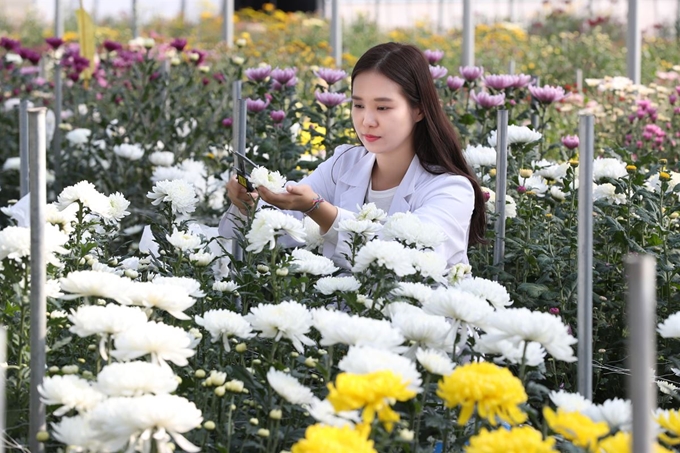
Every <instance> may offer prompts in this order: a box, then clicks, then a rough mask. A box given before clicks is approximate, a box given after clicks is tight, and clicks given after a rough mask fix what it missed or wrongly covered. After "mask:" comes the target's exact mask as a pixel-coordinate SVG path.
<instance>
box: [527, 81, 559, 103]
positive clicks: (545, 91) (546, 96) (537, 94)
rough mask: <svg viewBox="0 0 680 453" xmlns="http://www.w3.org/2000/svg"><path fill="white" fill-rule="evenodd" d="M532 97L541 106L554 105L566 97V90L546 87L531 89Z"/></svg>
mask: <svg viewBox="0 0 680 453" xmlns="http://www.w3.org/2000/svg"><path fill="white" fill-rule="evenodd" d="M529 92H531V95H532V96H533V97H534V99H536V100H537V101H538V102H540V103H541V104H552V103H553V102H558V101H561V100H562V99H564V98H565V97H566V94H565V93H564V88H562V87H553V86H550V85H545V86H542V87H531V86H530V87H529Z"/></svg>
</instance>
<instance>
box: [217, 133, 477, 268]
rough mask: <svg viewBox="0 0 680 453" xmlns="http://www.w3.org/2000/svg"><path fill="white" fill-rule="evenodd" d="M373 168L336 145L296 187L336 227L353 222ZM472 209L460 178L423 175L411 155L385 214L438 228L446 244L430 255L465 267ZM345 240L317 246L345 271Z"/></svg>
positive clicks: (226, 221)
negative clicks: (331, 214)
mask: <svg viewBox="0 0 680 453" xmlns="http://www.w3.org/2000/svg"><path fill="white" fill-rule="evenodd" d="M374 163H375V155H374V154H372V153H370V152H368V151H367V150H366V148H364V147H363V146H351V145H342V146H339V147H338V148H336V150H335V153H334V154H333V156H332V157H331V158H330V159H328V160H327V161H325V162H323V163H322V164H321V165H319V167H318V168H317V169H316V170H314V172H312V174H310V175H309V176H307V177H305V178H303V179H302V180H301V181H300V182H299V184H308V185H309V186H311V187H312V189H314V191H315V192H316V193H318V194H319V195H320V196H321V197H323V199H324V200H326V201H328V202H329V203H331V204H333V205H335V206H336V207H337V208H338V218H337V219H336V220H337V221H338V222H336V224H337V223H339V222H341V221H342V220H344V219H351V218H353V217H354V215H355V213H357V212H358V210H359V207H360V206H361V205H363V204H364V203H365V199H366V194H367V192H368V184H369V181H370V178H371V171H372V170H373V164H374ZM474 204H475V193H474V190H473V188H472V184H471V183H470V181H469V180H468V179H467V178H466V177H464V176H457V175H451V174H448V173H443V174H439V175H434V174H432V173H429V172H428V171H426V170H425V169H424V168H423V166H422V165H421V164H420V160H419V159H418V157H417V156H416V157H414V158H413V161H412V162H411V165H410V166H409V168H408V170H407V171H406V174H405V175H404V178H403V179H402V181H401V184H399V187H398V188H397V191H396V192H395V194H394V198H393V199H392V204H391V205H390V209H389V212H388V215H392V214H395V213H397V212H411V213H413V214H415V215H416V216H418V218H419V219H420V220H421V221H422V222H423V223H425V224H428V223H429V224H435V225H437V226H439V227H440V228H441V230H442V231H443V232H444V233H445V234H446V237H447V239H446V241H445V242H444V243H443V244H441V245H440V246H438V247H437V248H436V249H435V251H436V252H437V253H439V254H441V255H442V256H443V257H444V258H445V259H446V261H447V262H448V265H449V266H452V265H454V264H458V263H465V264H467V263H468V258H467V245H468V237H469V234H470V219H471V217H472V211H473V209H474ZM237 213H238V209H236V207H235V206H231V207H230V208H229V210H227V212H226V213H225V215H224V216H223V217H222V220H221V221H220V225H219V233H220V235H221V236H224V237H226V238H231V237H233V231H234V224H233V221H232V219H233V216H234V215H236V214H237ZM288 213H289V214H291V215H293V216H295V217H297V218H302V213H300V212H298V211H288ZM347 239H348V235H347V233H343V232H339V233H338V238H337V243H335V242H330V241H326V242H325V243H324V247H323V254H324V256H326V257H328V258H330V259H332V260H333V261H334V262H335V263H336V264H338V265H340V266H342V267H347V261H346V260H345V258H344V255H348V254H349V247H348V245H347V242H346V241H347ZM286 242H288V241H286ZM288 245H293V244H288Z"/></svg>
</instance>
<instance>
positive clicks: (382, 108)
mask: <svg viewBox="0 0 680 453" xmlns="http://www.w3.org/2000/svg"><path fill="white" fill-rule="evenodd" d="M378 110H389V107H378Z"/></svg>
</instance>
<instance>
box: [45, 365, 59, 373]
mask: <svg viewBox="0 0 680 453" xmlns="http://www.w3.org/2000/svg"><path fill="white" fill-rule="evenodd" d="M47 371H49V372H50V373H52V374H54V373H58V372H59V371H60V368H59V367H58V366H51V367H49V368H48V370H47Z"/></svg>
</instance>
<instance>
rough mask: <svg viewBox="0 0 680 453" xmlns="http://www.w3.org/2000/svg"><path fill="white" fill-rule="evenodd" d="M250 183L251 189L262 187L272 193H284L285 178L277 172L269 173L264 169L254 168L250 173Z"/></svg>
mask: <svg viewBox="0 0 680 453" xmlns="http://www.w3.org/2000/svg"><path fill="white" fill-rule="evenodd" d="M250 182H251V183H252V185H253V187H255V188H257V187H264V188H266V189H268V190H270V191H272V192H274V193H284V192H285V191H286V188H285V185H286V178H285V177H284V176H282V175H281V173H279V172H278V171H269V170H267V168H265V167H255V168H254V169H253V170H252V171H251V172H250Z"/></svg>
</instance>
